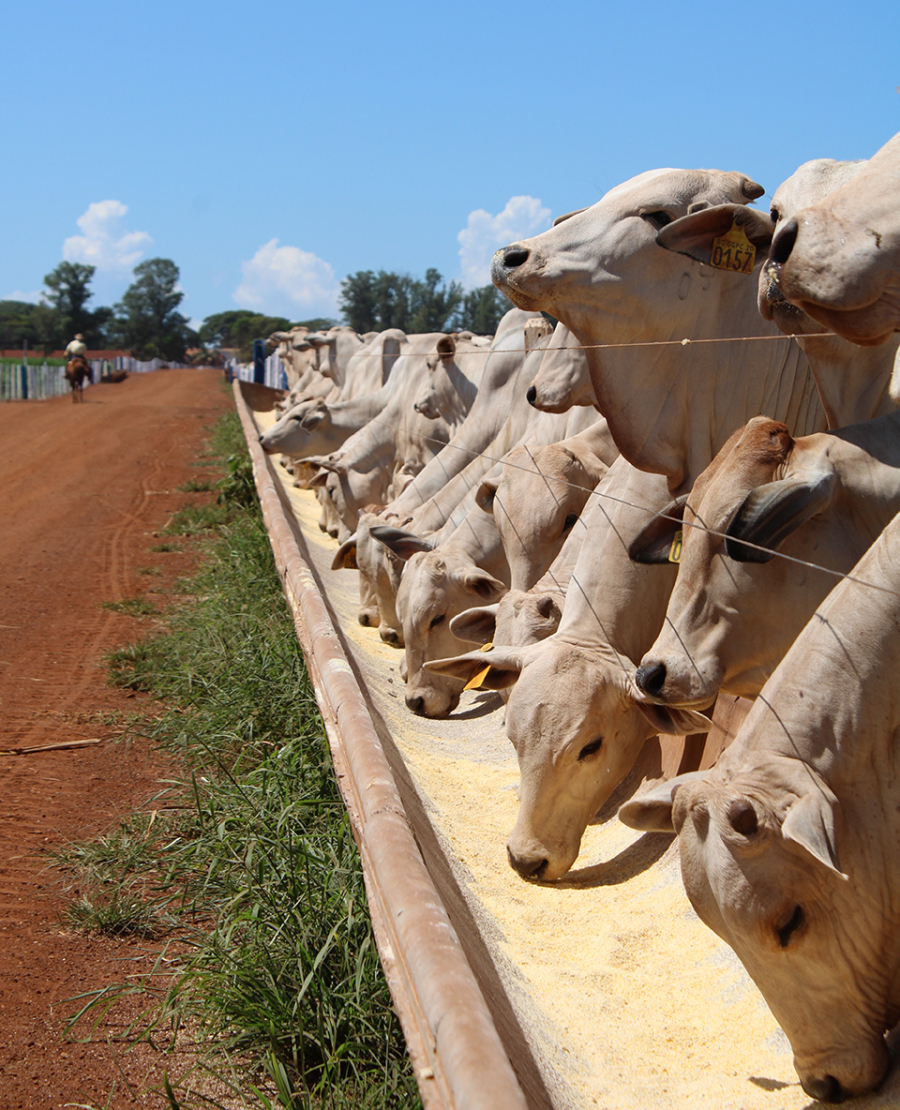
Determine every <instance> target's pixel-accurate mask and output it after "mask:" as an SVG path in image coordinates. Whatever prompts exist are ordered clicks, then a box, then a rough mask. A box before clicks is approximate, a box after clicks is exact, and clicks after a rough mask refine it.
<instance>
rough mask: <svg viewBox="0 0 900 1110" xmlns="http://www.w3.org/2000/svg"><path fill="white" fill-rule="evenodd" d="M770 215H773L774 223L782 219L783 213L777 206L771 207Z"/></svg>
mask: <svg viewBox="0 0 900 1110" xmlns="http://www.w3.org/2000/svg"><path fill="white" fill-rule="evenodd" d="M769 215H770V216H771V217H772V223H773V224H777V223H778V221H779V220H780V219H781V213H780V212H779V211H778V209H777V208H770V209H769Z"/></svg>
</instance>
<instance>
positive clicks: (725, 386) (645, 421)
mask: <svg viewBox="0 0 900 1110" xmlns="http://www.w3.org/2000/svg"><path fill="white" fill-rule="evenodd" d="M736 280H738V279H736V278H733V279H731V283H732V287H731V289H730V290H728V292H729V293H731V295H730V296H728V297H725V298H723V300H724V301H725V302H726V303H724V304H723V305H720V306H719V307H718V308H716V309H715V311H713V307H714V306H712V305H710V306H709V308H710V311H709V312H708V313H705V314H701V315H697V316H696V317H695V319H694V321H692V322H691V321H687V320H682V321H681V322H680V324H679V326H681V327H684V328H685V330H686V331H688V333H689V334H688V335H686V336H676V335H674V334H672V332H671V331H669V332H667V333H666V334H664V335H658V334H657V335H654V334H652V333H651V334H647V333H646V332H644V333H643V338H642V339H641V341H642V342H648V341H650V342H652V341H654V340H669V341H671V340H677V339H682V338H691V339H719V338H721V339H728V338H743V337H747V336H771V337H773V338H772V339H766V340H761V341H756V342H747V343H741V342H733V343H690V344H688V345H686V346H683V345H681V344H680V343H678V344H675V345H672V346H661V347H637V346H635V347H614V348H606V349H599V350H598V349H588V350H587V352H586V353H587V358H588V363H589V365H590V369H591V379H592V381H593V384H594V392H595V393H596V395H597V404H598V408H599V409H600V411H601V413H603V415H604V416H606V418H607V421H608V423H609V428H610V432H611V433H612V436H613V439H614V440H615V442H616V445H617V447H618V448H619V450H620V451H621V452H622V454H623V455H624V456H625V457H626V458H627V459H628V460H629V461H630V462H631V463H632V464H633V465H635V466H638V467H640V468H641V469H642V470H648V471H652V472H654V473H657V474H663V475H665V476H666V478H667V479H668V481H669V487H670V490H671V491H672V492H673V493H682V492H686V491H687V490H689V489H690V487H691V486H692V485H693V483H694V481H695V479H696V478H697V477H698V476H699V474H700V473H701V472H702V471H703V470H704V469H705V468H706V467H707V466H708V465H709V463H710V461H711V460H712V459H713V457H714V456H715V455H716V453H717V452H718V451H719V449H720V448H721V447H722V446H723V445H724V443H725V441H726V440H727V439H728V437H729V436H730V435H731V433H732V432H733V431H734V430H735V428H738V427H740V426H741V425H742V424H745V423H746V422H747V421H748V420H749V419H751V418H752V417H754V416H759V415H760V414H764V415H766V416H769V417H771V418H772V419H774V420H782V421H784V423H786V424H787V425H788V427H789V428H791V430H792V431H793V432H794V433H795V434H797V435H806V434H809V433H811V432H814V431H819V430H821V429H823V428H824V427H825V417H824V413H823V412H822V407H821V404H820V402H819V399H818V395H817V393H816V390H815V383H814V381H813V379H812V375H811V374H810V370H809V364H808V362H807V360H806V357H805V355H804V354H803V352H802V351H801V350H800V348H799V347H798V346H797V344H796V343H794V342H793V341H792V340H791V339H789V338H788V337H786V336H784V335H782V333H781V332H780V331H778V329H777V328H776V327H775V326H774V325H773V324H770V323H769V322H768V321H765V320H763V319H762V317H761V316H760V315H759V313H758V312H757V310H756V300H755V293H754V290H753V289H752V288H751V286H750V285H749V284H748V285H747V286H746V288H745V289H741V288H740V287H738V288H737V289H735V288H734V286H733V282H734V281H736ZM579 338H580V340H581V342H583V343H584V344H585V345H586V346H588V347H590V345H591V344H596V343H598V342H602V339H601V338H600V337H598V336H596V335H593V336H588V335H584V334H582V335H581V336H580V337H579Z"/></svg>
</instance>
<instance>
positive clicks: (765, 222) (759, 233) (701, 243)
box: [656, 204, 775, 266]
mask: <svg viewBox="0 0 900 1110" xmlns="http://www.w3.org/2000/svg"><path fill="white" fill-rule="evenodd" d="M734 224H737V225H738V226H739V227H741V228H743V231H744V234H745V235H746V236H747V238H748V239H749V240H750V242H751V243H752V244H753V245H754V247H756V259H755V263H754V264H755V265H759V263H761V262H763V261H765V258H766V255H767V253H768V250H769V244H770V243H771V242H772V234H773V232H774V230H775V225H774V224H773V223H772V220H771V219H770V217H769V216H768V214H767V213H765V212H757V210H756V209H755V208H748V207H747V206H746V205H745V204H716V205H713V207H712V208H704V209H702V210H701V211H699V212H691V213H689V214H688V215H687V216H682V217H681V219H680V220H673V221H672V222H671V223H670V224H666V226H665V227H663V228H660V230H659V232H658V233H657V235H656V241H657V243H659V245H660V246H661V247H665V249H666V250H667V251H675V252H676V254H686V255H687V256H688V258H695V259H696V260H697V261H698V262H705V263H706V265H707V266H709V265H710V264H711V261H712V252H713V246H714V243H713V240H714V239H718V238H719V236H720V235H725V234H726V232H728V231H730V230H731V228H732V226H733V225H734Z"/></svg>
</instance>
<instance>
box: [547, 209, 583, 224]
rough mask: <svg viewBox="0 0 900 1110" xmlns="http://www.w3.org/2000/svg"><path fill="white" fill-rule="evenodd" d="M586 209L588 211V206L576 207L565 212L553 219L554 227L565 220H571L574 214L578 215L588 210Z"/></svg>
mask: <svg viewBox="0 0 900 1110" xmlns="http://www.w3.org/2000/svg"><path fill="white" fill-rule="evenodd" d="M586 211H587V209H586V208H575V209H573V211H571V212H563V214H562V215H561V216H557V217H556V219H555V220H554V221H553V227H556V225H557V224H561V223H563V222H564V221H565V220H571V218H572V217H573V216H577V215H579V214H580V213H581V212H586Z"/></svg>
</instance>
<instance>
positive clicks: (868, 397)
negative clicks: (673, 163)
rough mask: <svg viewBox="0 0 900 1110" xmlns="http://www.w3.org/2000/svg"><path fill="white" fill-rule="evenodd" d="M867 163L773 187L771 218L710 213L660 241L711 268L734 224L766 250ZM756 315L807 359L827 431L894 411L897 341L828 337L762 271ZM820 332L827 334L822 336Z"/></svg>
mask: <svg viewBox="0 0 900 1110" xmlns="http://www.w3.org/2000/svg"><path fill="white" fill-rule="evenodd" d="M865 164H866V163H864V162H834V161H832V160H831V159H827V158H820V159H817V160H815V161H812V162H806V163H804V165H802V166H801V167H800V168H799V169H798V170H797V171H796V172H795V173H793V174H792V175H791V176H790V177H789V178H788V179H787V181H785V182H784V183H783V184H782V185H780V186H779V187H778V189H777V190H776V192H775V195H774V197H773V198H772V208H771V218H770V217H769V216H766V215H765V214H763V213H762V212H757V211H756V210H754V209H751V208H748V207H747V206H746V205H738V204H726V205H719V206H718V207H716V208H707V209H703V210H701V211H698V212H694V213H691V214H690V215H687V216H684V217H682V218H681V219H680V220H676V221H675V222H674V223H671V224H668V225H667V226H666V227H664V228H663V229H662V230H661V231H660V233H659V235H658V236H657V242H658V243H660V245H662V246H665V247H666V248H667V249H669V250H675V251H679V252H682V253H685V254H687V255H688V256H689V257H691V258H695V259H697V260H698V261H700V262H705V263H709V262H710V261H711V259H712V256H713V251H714V250H715V249H716V240H717V239H718V238H719V237H720V236H722V235H726V234H727V233H729V231H730V229H731V227H732V225H735V224H736V225H738V226H740V227H741V228H742V229H743V231H744V232H745V233H746V234H749V235H750V237H751V238H752V240H753V242H754V243H755V244H756V247H757V249H758V250H759V251H763V250H768V249H769V246H770V243H771V240H772V236H773V235H777V233H778V229H779V228H781V227H783V226H784V225H785V224H786V223H788V222H789V221H790V220H791V219H792V218H793V216H794V214H795V213H796V212H797V210H798V209H800V208H802V207H803V206H804V205H807V204H812V203H814V202H815V201H818V200H820V199H821V198H823V197H825V196H827V195H828V194H829V193H831V192H833V191H834V190H835V189H837V188H839V187H840V186H841V185H842V184H843V183H844V182H846V181H849V180H850V179H851V178H852V177H854V176H855V175H856V174H857V173H859V171H860V169H861V168H862V167H864V166H865ZM758 300H759V311H760V313H761V314H762V315H763V316H764V317H765V318H766V319H767V320H772V321H773V322H774V323H775V324H777V325H778V327H779V328H780V329H781V331H783V332H784V333H785V334H787V335H793V336H795V337H796V339H797V342H798V343H799V345H800V347H801V348H802V349H803V351H804V353H805V354H806V357H807V358H808V359H809V364H810V368H811V370H812V375H813V377H814V378H815V380H816V386H817V388H818V391H819V397H820V398H821V401H822V406H823V408H824V410H825V415H826V418H827V421H828V426H829V427H830V428H842V427H844V426H845V425H847V424H856V423H858V422H859V421H861V420H868V419H870V418H871V417H873V416H881V415H882V414H883V413H886V412H889V411H890V410H891V409H892V408H894V407H895V402H894V401H893V400H892V399H891V396H890V394H889V393H888V385H889V383H890V380H891V375H892V371H893V367H894V358H895V355H896V353H897V348H898V345H900V336H894V337H892V338H891V340H889V341H888V342H886V343H885V344H883V345H882V346H881V347H877V348H874V349H872V348H860V347H858V346H855V345H854V344H852V343H848V342H847V341H846V340H845V339H841V338H840V337H838V336H834V335H830V334H828V333H827V329H826V328H824V327H823V325H822V324H820V323H818V322H817V321H815V320H813V319H812V318H811V317H810V316H807V315H806V313H805V312H802V311H801V310H800V309H799V308H797V307H796V306H795V305H792V304H791V303H790V302H789V301H786V300H785V299H784V297H783V296H782V293H781V290H780V288H779V286H778V284H777V283H776V282H775V281H773V280H772V276H771V273H770V269H769V267H768V266H761V267H760V270H759V291H758ZM822 333H825V334H822Z"/></svg>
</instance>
